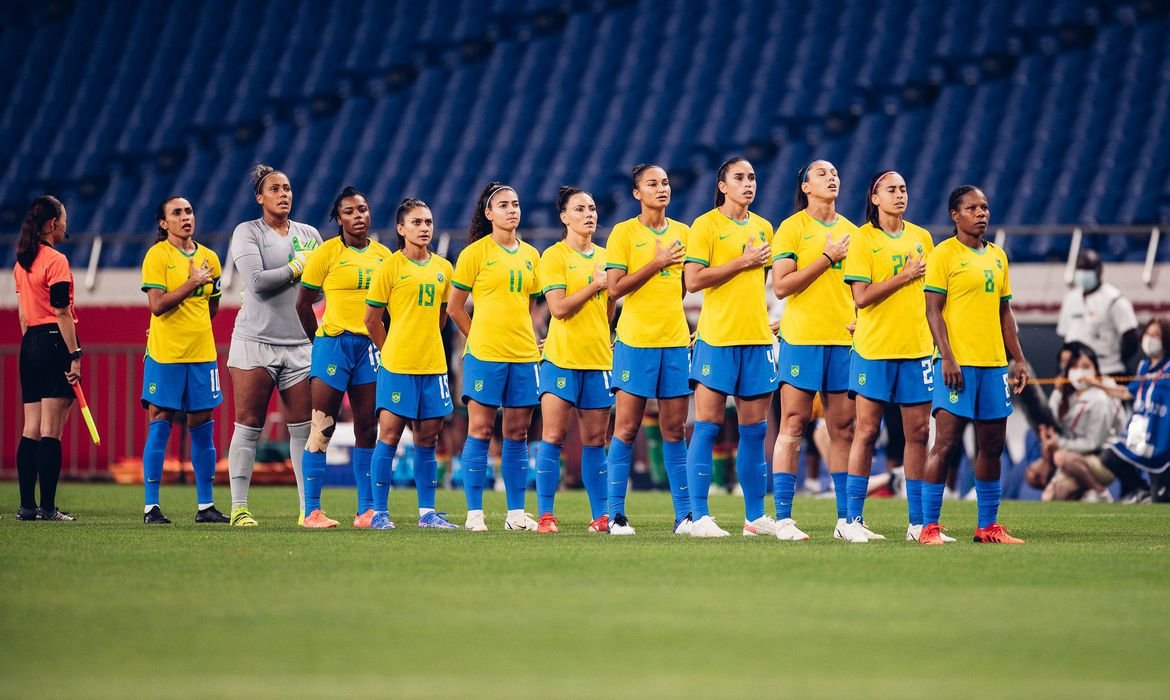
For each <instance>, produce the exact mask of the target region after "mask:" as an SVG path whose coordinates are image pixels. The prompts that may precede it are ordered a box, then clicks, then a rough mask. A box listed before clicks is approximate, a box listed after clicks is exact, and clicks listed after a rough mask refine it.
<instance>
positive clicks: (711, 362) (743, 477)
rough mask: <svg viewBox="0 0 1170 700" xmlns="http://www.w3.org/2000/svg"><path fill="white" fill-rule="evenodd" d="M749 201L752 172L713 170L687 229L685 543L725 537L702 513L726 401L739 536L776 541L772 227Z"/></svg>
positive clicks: (737, 165)
mask: <svg viewBox="0 0 1170 700" xmlns="http://www.w3.org/2000/svg"><path fill="white" fill-rule="evenodd" d="M755 197H756V171H755V169H754V168H753V167H752V164H751V163H749V162H748V161H747V160H746V159H744V158H740V157H734V158H730V159H728V160H727V161H725V162H724V163H723V164H722V165H721V166H719V173H718V175H717V176H716V182H715V208H714V209H712V210H711V211H709V212H707V213H706V214H703V215H702V216H700V217H699V218H698V219H695V222H694V223H693V224H691V232H690V240H689V242H688V244H687V256H686V259H685V264H684V270H685V277H684V281H685V283H686V286H687V290H688V291H691V292H699V291H702V292H703V310H702V312H701V313H700V314H699V330H698V336H697V338H696V340H695V346H694V352H693V353H692V355H691V386H692V387H693V388H694V390H695V428H694V432H693V433H692V435H691V444H690V448H689V449H688V450H687V483H688V485H689V491H690V496H691V514H692V517H693V518H694V524H693V525H692V526H691V537H727V536H728V534H729V533H728V532H727V531H726V530H724V529H722V528H720V527H719V525H718V524H716V522H715V520H714V518H712V517H711V513H710V511H709V510H708V506H707V495H708V491H709V489H710V488H711V457H712V450H713V448H714V445H715V439H716V437H718V435H719V427H720V426H721V425H722V424H723V413H724V407H725V406H726V404H727V397H728V396H733V397H735V410H736V414H737V415H738V419H739V452H738V456H737V458H736V461H735V465H736V470H737V473H738V476H739V483H740V486H741V487H742V488H743V502H744V524H743V535H744V536H745V537H755V536H757V535H775V534H776V521H774V520H772V518H770V517H768V516H767V515H765V514H764V493H765V492H766V490H767V469H768V467H767V462H766V461H765V460H764V436H765V433H766V431H767V427H768V421H767V419H768V403H769V400H770V397H771V395H772V392H773V391H775V390H776V356H775V353H774V350H773V348H772V341H773V340H774V338H775V335H773V333H772V329H771V328H770V327H769V324H768V309H767V298H766V294H765V291H764V284H765V282H766V280H767V274H768V263H769V262H770V261H771V259H772V256H771V252H770V246H771V244H772V224H770V223H768V221H766V220H764V219H763V218H762V217H760V216H758V215H756V214H754V213H752V212H751V211H749V209H748V207H750V206H751V203H752V201H754V200H755Z"/></svg>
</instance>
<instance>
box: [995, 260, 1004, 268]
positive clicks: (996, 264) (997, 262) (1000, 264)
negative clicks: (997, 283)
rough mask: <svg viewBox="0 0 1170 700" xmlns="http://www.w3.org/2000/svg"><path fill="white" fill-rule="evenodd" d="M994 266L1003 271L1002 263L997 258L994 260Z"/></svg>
mask: <svg viewBox="0 0 1170 700" xmlns="http://www.w3.org/2000/svg"><path fill="white" fill-rule="evenodd" d="M995 266H996V267H998V268H999V269H1001V270H1002V269H1003V261H1002V260H1000V259H999V258H996V259H995Z"/></svg>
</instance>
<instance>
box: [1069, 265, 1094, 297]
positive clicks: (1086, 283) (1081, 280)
mask: <svg viewBox="0 0 1170 700" xmlns="http://www.w3.org/2000/svg"><path fill="white" fill-rule="evenodd" d="M1073 281H1074V282H1076V285H1077V286H1078V287H1080V288H1081V289H1083V290H1084V291H1086V292H1087V291H1089V290H1090V289H1096V288H1097V272H1096V271H1095V270H1077V271H1075V272H1074V273H1073Z"/></svg>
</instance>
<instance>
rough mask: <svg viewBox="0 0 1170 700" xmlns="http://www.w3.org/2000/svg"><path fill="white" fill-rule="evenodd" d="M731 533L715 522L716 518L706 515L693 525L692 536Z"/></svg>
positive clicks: (719, 535)
mask: <svg viewBox="0 0 1170 700" xmlns="http://www.w3.org/2000/svg"><path fill="white" fill-rule="evenodd" d="M730 536H731V533H730V532H728V531H727V530H724V529H723V528H721V527H719V526H718V525H716V524H715V518H712V517H711V516H710V515H704V516H703V517H701V518H699V519H698V520H696V521H695V522H694V524H693V525H691V537H730Z"/></svg>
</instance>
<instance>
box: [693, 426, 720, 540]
mask: <svg viewBox="0 0 1170 700" xmlns="http://www.w3.org/2000/svg"><path fill="white" fill-rule="evenodd" d="M718 437H719V426H718V425H716V424H715V423H708V422H707V421H702V420H697V421H695V431H694V432H693V433H691V445H690V447H688V448H687V484H688V485H689V486H690V489H688V490H689V491H690V492H691V517H692V518H694V519H695V520H698V519H699V518H702V517H704V516H707V515H710V514H711V511H710V510H709V508H708V506H707V496H708V494H709V492H710V490H711V453H712V452H713V451H714V450H715V440H716V439H717V438H718Z"/></svg>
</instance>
